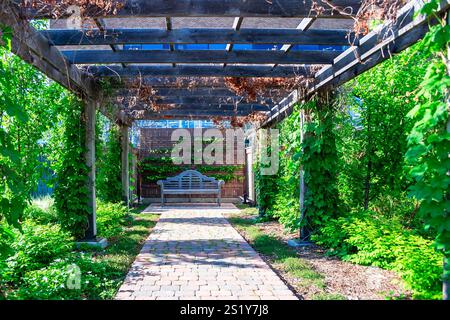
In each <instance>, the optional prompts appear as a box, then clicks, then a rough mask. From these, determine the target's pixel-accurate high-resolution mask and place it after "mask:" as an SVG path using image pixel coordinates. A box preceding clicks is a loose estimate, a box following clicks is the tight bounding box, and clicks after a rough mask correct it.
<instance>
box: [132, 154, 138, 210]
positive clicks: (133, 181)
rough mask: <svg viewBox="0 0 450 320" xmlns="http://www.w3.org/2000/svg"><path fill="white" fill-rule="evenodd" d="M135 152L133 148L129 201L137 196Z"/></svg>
mask: <svg viewBox="0 0 450 320" xmlns="http://www.w3.org/2000/svg"><path fill="white" fill-rule="evenodd" d="M137 176H138V173H137V154H136V153H135V152H134V150H133V151H132V152H131V177H133V180H132V183H133V186H132V188H133V190H132V191H131V202H132V203H133V201H134V199H135V198H136V197H137V193H136V192H137V191H136V190H137Z"/></svg>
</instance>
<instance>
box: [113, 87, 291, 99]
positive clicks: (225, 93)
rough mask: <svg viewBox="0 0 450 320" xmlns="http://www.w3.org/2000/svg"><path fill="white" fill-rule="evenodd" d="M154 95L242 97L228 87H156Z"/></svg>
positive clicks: (271, 92)
mask: <svg viewBox="0 0 450 320" xmlns="http://www.w3.org/2000/svg"><path fill="white" fill-rule="evenodd" d="M136 93H137V90H136V89H121V90H119V91H118V92H117V94H118V95H119V96H121V95H130V96H133V95H135V94H136ZM284 93H288V92H286V90H283V89H270V88H268V89H267V90H266V91H263V92H259V93H258V94H259V95H260V96H269V95H276V94H284ZM154 95H155V96H156V97H171V96H174V97H234V98H239V97H242V96H240V95H238V94H236V93H235V92H234V91H232V90H230V89H228V88H212V89H211V88H158V89H156V90H155V92H154Z"/></svg>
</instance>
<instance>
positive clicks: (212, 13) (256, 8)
mask: <svg viewBox="0 0 450 320" xmlns="http://www.w3.org/2000/svg"><path fill="white" fill-rule="evenodd" d="M332 3H333V5H335V6H338V7H340V8H345V9H346V12H353V13H356V12H357V11H358V9H359V7H360V5H361V0H333V1H332ZM317 7H322V8H324V9H323V11H321V12H320V15H321V17H323V18H348V16H347V15H342V14H341V13H340V12H339V11H337V10H333V9H332V8H331V7H330V6H329V5H328V4H327V3H325V2H323V1H321V0H302V1H292V0H277V1H265V0H246V1H243V0H226V1H225V0H196V1H192V0H151V1H149V0H127V1H125V2H124V7H123V8H122V9H119V10H117V13H116V14H112V13H111V14H109V15H106V16H110V17H115V18H127V17H301V18H306V17H310V16H311V15H314V14H315V13H316V11H315V10H314V8H317ZM94 11H95V10H94ZM96 11H97V12H90V13H89V12H88V15H89V16H91V17H95V16H96V15H104V12H98V10H96ZM23 14H24V16H27V17H28V18H29V19H42V18H52V11H51V7H50V6H48V7H46V8H42V9H40V10H31V9H28V10H25V12H23Z"/></svg>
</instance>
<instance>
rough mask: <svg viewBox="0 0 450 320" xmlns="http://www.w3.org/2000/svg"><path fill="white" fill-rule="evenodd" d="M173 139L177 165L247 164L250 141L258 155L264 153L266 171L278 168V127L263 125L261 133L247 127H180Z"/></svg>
mask: <svg viewBox="0 0 450 320" xmlns="http://www.w3.org/2000/svg"><path fill="white" fill-rule="evenodd" d="M171 141H172V142H174V143H175V145H174V146H173V148H172V153H171V158H172V161H173V163H174V164H177V165H180V164H185V165H192V164H198V165H201V164H207V165H214V164H215V165H224V164H225V165H242V164H245V154H246V152H245V149H246V147H248V146H246V142H247V144H249V145H250V146H251V148H252V149H253V154H254V155H256V154H260V159H259V162H260V164H261V166H260V168H261V169H260V170H261V172H260V173H261V174H262V175H275V174H276V173H277V172H278V168H279V153H278V151H279V132H278V129H268V130H266V129H259V130H258V135H256V134H255V132H254V131H247V132H244V130H243V129H225V130H219V129H201V128H197V129H194V130H193V131H192V130H188V129H176V130H174V131H173V132H172V136H171ZM258 149H259V150H258ZM258 151H259V152H258Z"/></svg>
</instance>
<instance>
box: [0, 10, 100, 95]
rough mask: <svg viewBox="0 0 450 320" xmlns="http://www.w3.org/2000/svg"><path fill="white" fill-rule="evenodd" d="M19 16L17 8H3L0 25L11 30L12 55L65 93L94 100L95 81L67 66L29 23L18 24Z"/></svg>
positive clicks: (59, 53) (61, 57) (70, 65)
mask: <svg viewBox="0 0 450 320" xmlns="http://www.w3.org/2000/svg"><path fill="white" fill-rule="evenodd" d="M19 15H20V13H19V9H18V7H17V6H15V5H13V4H10V5H7V4H3V5H2V11H0V23H1V24H3V25H5V26H9V27H11V29H12V34H13V38H12V51H13V52H14V53H15V54H17V55H18V56H19V57H20V58H22V59H23V60H25V61H26V62H28V63H30V64H32V65H33V66H35V67H36V68H37V69H39V70H40V71H41V72H42V73H44V74H45V75H47V76H48V77H49V78H51V79H52V80H54V81H56V82H58V83H59V84H61V85H62V86H64V87H66V88H67V89H69V90H71V91H73V92H76V93H78V94H79V95H83V96H88V97H95V96H97V94H98V88H97V87H96V84H95V81H94V79H93V78H92V77H91V76H89V75H88V74H86V73H83V72H81V71H80V70H78V69H77V68H76V67H75V66H73V65H72V64H70V63H69V62H68V61H67V60H66V59H65V57H64V56H63V55H62V54H61V52H60V51H59V50H58V49H57V48H55V47H52V46H50V44H49V42H48V40H47V39H46V38H45V37H44V36H42V35H41V34H39V32H37V31H36V30H35V29H34V28H33V27H32V26H31V25H29V24H28V23H23V22H21V21H20V18H19Z"/></svg>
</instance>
